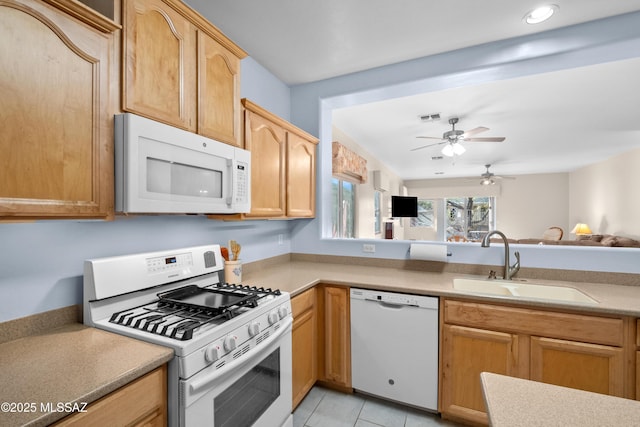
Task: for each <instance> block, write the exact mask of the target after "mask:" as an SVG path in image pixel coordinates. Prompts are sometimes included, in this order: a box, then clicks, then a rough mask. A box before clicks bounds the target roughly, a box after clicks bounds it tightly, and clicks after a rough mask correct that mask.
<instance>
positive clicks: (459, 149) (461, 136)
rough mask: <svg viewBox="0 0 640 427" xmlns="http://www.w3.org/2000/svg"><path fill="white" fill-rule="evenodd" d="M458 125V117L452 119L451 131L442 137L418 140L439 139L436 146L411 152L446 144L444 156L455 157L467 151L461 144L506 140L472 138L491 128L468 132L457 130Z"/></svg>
mask: <svg viewBox="0 0 640 427" xmlns="http://www.w3.org/2000/svg"><path fill="white" fill-rule="evenodd" d="M456 123H458V118H457V117H452V118H450V119H449V124H450V125H451V130H448V131H446V132H444V133H443V134H442V137H441V138H440V137H435V136H418V137H417V138H425V139H437V140H440V142H436V143H435V144H429V145H423V146H422V147H417V148H412V149H411V151H417V150H422V149H423V148H428V147H433V146H436V145H442V144H446V145H445V146H444V147H443V148H442V154H443V155H445V156H447V157H453V156H454V155H457V156H459V155H461V154H463V153H464V152H465V151H467V150H466V149H465V147H463V146H462V144H460V143H461V142H463V141H464V142H502V141H504V140H505V138H504V137H489V138H471V136H473V135H475V134H477V133H480V132H485V131H488V130H489V128H486V127H483V126H480V127H477V128H474V129H471V130H468V131H463V130H459V129H456Z"/></svg>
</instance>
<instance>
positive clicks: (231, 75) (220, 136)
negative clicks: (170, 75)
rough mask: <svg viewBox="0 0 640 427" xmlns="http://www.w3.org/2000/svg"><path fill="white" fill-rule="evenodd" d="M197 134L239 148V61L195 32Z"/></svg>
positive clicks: (212, 41)
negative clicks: (196, 54) (196, 51)
mask: <svg viewBox="0 0 640 427" xmlns="http://www.w3.org/2000/svg"><path fill="white" fill-rule="evenodd" d="M198 89H199V90H198V133H199V134H201V135H204V136H207V137H209V138H213V139H216V140H218V141H221V142H226V143H227V144H231V145H235V146H237V147H242V146H243V145H244V144H243V141H242V127H241V117H242V112H241V107H240V59H239V58H238V57H237V56H236V55H235V54H233V53H232V52H230V51H229V50H228V49H227V48H225V47H224V46H222V45H221V44H219V43H218V42H217V41H216V40H214V39H212V38H211V37H209V36H208V35H207V34H205V33H204V32H202V31H198Z"/></svg>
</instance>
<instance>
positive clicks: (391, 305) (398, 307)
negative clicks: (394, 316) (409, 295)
mask: <svg viewBox="0 0 640 427" xmlns="http://www.w3.org/2000/svg"><path fill="white" fill-rule="evenodd" d="M367 301H370V302H375V303H378V305H379V306H381V307H385V308H390V309H392V310H401V309H403V308H405V307H418V306H417V305H413V304H398V303H393V302H387V301H381V300H375V299H370V300H367Z"/></svg>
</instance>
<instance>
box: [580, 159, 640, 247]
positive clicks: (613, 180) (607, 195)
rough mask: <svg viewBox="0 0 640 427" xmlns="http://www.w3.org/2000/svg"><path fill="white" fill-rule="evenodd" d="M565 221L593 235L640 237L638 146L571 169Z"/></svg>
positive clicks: (639, 167) (639, 162)
mask: <svg viewBox="0 0 640 427" xmlns="http://www.w3.org/2000/svg"><path fill="white" fill-rule="evenodd" d="M569 186H570V190H571V192H570V193H571V199H570V210H569V222H570V224H571V226H572V227H573V225H575V224H576V223H577V222H584V223H586V224H588V225H589V227H591V231H593V233H595V234H616V235H621V236H625V237H631V238H634V239H638V238H640V149H635V150H632V151H629V152H627V153H624V154H622V155H618V156H616V157H613V158H610V159H607V160H605V161H603V162H600V163H597V164H594V165H590V166H587V167H584V168H582V169H579V170H577V171H575V172H572V173H571V174H570V175H569Z"/></svg>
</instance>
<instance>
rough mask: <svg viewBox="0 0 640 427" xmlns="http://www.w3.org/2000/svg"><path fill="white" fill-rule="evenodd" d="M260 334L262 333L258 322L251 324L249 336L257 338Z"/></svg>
mask: <svg viewBox="0 0 640 427" xmlns="http://www.w3.org/2000/svg"><path fill="white" fill-rule="evenodd" d="M259 333H260V325H259V324H258V322H251V323H249V336H250V337H255V336H256V335H258V334H259Z"/></svg>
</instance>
